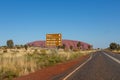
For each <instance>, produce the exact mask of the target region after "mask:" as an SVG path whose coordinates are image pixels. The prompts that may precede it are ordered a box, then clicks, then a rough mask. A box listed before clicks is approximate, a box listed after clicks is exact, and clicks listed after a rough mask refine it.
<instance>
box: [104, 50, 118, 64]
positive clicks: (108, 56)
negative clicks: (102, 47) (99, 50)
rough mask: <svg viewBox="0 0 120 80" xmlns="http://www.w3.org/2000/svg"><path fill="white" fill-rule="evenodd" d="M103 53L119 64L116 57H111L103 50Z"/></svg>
mask: <svg viewBox="0 0 120 80" xmlns="http://www.w3.org/2000/svg"><path fill="white" fill-rule="evenodd" d="M104 54H105V55H106V56H108V57H109V58H111V59H112V60H114V61H115V62H117V63H119V64H120V60H118V59H116V58H114V57H112V56H110V55H108V54H106V53H105V52H104Z"/></svg>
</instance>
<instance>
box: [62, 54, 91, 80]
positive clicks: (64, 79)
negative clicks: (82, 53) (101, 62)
mask: <svg viewBox="0 0 120 80" xmlns="http://www.w3.org/2000/svg"><path fill="white" fill-rule="evenodd" d="M91 59H92V54H91V56H90V58H89V59H87V61H85V62H84V63H82V64H81V65H80V66H78V67H77V68H76V69H75V70H74V71H72V72H71V73H69V74H68V75H67V76H66V77H64V78H63V79H62V80H67V79H68V78H69V77H70V76H71V75H72V74H74V73H75V72H76V71H77V70H78V69H80V68H81V67H83V66H84V65H85V64H86V63H87V62H88V61H90V60H91Z"/></svg>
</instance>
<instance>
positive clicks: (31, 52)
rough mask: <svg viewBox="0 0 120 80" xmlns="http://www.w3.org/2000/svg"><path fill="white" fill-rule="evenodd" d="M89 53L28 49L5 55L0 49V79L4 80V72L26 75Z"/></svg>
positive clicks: (14, 50) (11, 51) (12, 51)
mask: <svg viewBox="0 0 120 80" xmlns="http://www.w3.org/2000/svg"><path fill="white" fill-rule="evenodd" d="M90 52H93V51H78V52H73V51H64V50H56V49H51V50H50V49H41V48H29V49H28V50H27V51H26V50H25V49H13V50H11V49H8V50H7V52H6V53H3V50H2V49H0V64H1V65H0V79H2V80H4V78H2V76H4V75H6V74H5V73H6V72H8V73H7V74H8V75H16V76H21V75H26V74H29V73H31V72H34V71H36V70H38V69H41V68H43V67H46V66H50V65H54V64H56V63H60V62H64V61H67V60H71V59H74V58H76V57H78V56H82V55H86V54H89V53H90ZM10 72H12V73H10ZM16 76H15V77H16ZM13 77H14V76H13Z"/></svg>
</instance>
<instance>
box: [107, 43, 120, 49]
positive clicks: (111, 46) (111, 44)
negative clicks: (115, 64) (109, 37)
mask: <svg viewBox="0 0 120 80" xmlns="http://www.w3.org/2000/svg"><path fill="white" fill-rule="evenodd" d="M109 49H110V50H120V44H117V43H115V42H112V43H110V45H109Z"/></svg>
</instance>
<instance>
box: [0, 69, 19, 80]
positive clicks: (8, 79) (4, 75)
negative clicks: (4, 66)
mask: <svg viewBox="0 0 120 80" xmlns="http://www.w3.org/2000/svg"><path fill="white" fill-rule="evenodd" d="M15 77H18V73H17V72H15V71H13V70H8V71H5V72H3V71H1V74H0V79H1V80H12V79H13V78H15Z"/></svg>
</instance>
